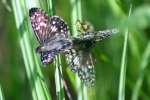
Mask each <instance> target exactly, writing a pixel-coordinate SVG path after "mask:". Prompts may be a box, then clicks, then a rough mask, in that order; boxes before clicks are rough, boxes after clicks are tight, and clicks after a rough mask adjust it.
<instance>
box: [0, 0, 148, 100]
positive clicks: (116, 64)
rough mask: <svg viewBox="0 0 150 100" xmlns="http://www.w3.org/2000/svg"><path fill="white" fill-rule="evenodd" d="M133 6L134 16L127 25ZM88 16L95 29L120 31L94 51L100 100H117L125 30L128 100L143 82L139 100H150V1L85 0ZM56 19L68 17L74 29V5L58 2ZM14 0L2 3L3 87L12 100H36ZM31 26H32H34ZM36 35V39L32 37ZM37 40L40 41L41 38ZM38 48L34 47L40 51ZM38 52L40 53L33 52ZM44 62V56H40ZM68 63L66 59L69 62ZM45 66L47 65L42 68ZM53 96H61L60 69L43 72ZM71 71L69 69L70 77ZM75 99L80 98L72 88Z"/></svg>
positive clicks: (0, 55)
mask: <svg viewBox="0 0 150 100" xmlns="http://www.w3.org/2000/svg"><path fill="white" fill-rule="evenodd" d="M130 4H132V13H131V16H130V17H129V19H128V20H127V17H128V13H129V8H130ZM81 7H82V17H83V20H84V21H89V22H90V23H92V25H93V26H94V28H95V30H105V29H111V28H116V27H117V28H119V29H120V32H119V33H118V34H114V35H112V36H111V37H110V38H108V39H105V40H104V41H102V42H99V43H98V44H97V46H96V47H95V48H93V49H92V51H91V52H92V54H93V56H94V57H95V59H96V64H95V70H96V80H97V82H96V88H95V92H93V93H91V94H94V97H92V98H94V99H96V100H117V98H118V88H119V77H120V66H121V57H122V50H123V43H124V33H125V32H124V30H125V28H126V27H127V24H128V29H129V37H128V46H127V55H126V56H127V61H126V66H127V70H126V82H125V83H126V84H125V86H126V87H125V89H126V91H125V93H126V94H125V97H126V100H131V99H133V94H134V93H135V92H137V91H138V90H136V88H135V86H136V82H137V81H140V82H141V85H140V86H139V91H138V100H150V77H149V75H150V68H149V67H150V57H149V56H150V53H149V51H150V0H82V6H81ZM55 8H56V14H57V15H59V16H62V18H64V20H66V22H67V23H68V24H69V26H71V21H70V19H71V15H70V13H71V9H70V8H71V5H70V2H69V0H56V1H55ZM15 23H16V21H15V18H14V13H13V9H12V2H11V0H1V1H0V30H1V31H0V84H1V86H2V92H3V94H4V98H5V99H6V100H32V94H31V89H30V86H29V81H28V78H27V75H26V70H25V65H24V61H23V57H22V53H21V49H20V45H19V32H18V31H17V28H16V24H15ZM29 25H30V24H29ZM32 35H33V36H34V34H32ZM35 41H36V39H35ZM36 46H38V43H36V42H35V43H34V47H36ZM32 49H35V48H32ZM36 56H37V57H38V59H39V56H38V55H36ZM63 61H64V60H63ZM41 66H42V65H41ZM41 69H42V72H43V74H44V77H45V78H46V81H48V82H47V83H51V85H52V86H51V89H50V93H51V94H52V98H56V97H55V95H56V94H55V83H54V82H53V80H54V72H53V70H54V66H47V67H42V68H41ZM66 69H67V68H66V67H63V73H64V77H66V78H67V77H68V76H67V75H66ZM69 85H70V86H69V90H70V91H71V93H72V96H73V98H77V97H76V95H77V93H76V92H75V90H74V89H72V85H71V83H69Z"/></svg>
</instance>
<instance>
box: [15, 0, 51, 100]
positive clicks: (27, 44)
mask: <svg viewBox="0 0 150 100" xmlns="http://www.w3.org/2000/svg"><path fill="white" fill-rule="evenodd" d="M26 3H28V2H25V1H20V0H13V1H12V6H13V12H14V16H15V20H16V25H17V29H18V32H19V36H20V37H19V43H20V48H21V51H22V56H23V59H24V64H25V69H26V74H27V77H28V80H29V84H30V87H31V93H32V98H33V100H51V95H50V94H49V90H48V88H47V85H46V83H45V81H44V77H43V74H42V71H41V68H40V65H39V63H38V62H37V58H36V57H35V51H34V48H33V46H32V45H31V44H32V42H31V40H32V37H31V35H30V34H33V33H32V32H31V30H30V28H29V27H28V24H27V23H28V18H29V17H28V12H29V9H30V8H26V7H29V5H28V6H27V5H26ZM28 4H34V5H36V3H35V2H31V1H30V3H28ZM37 5H39V4H37ZM31 6H32V5H31ZM31 6H30V7H31Z"/></svg>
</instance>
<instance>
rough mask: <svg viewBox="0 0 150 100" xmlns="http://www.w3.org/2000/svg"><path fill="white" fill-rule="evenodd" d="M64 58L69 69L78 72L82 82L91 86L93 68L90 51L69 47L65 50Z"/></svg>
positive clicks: (93, 73)
mask: <svg viewBox="0 0 150 100" xmlns="http://www.w3.org/2000/svg"><path fill="white" fill-rule="evenodd" d="M66 58H67V62H68V64H69V66H70V67H71V70H72V71H73V72H75V73H78V76H79V78H80V79H81V80H82V81H83V83H84V84H85V85H86V86H93V85H94V83H95V70H94V65H93V60H92V58H91V54H90V52H88V51H83V50H80V51H77V50H75V49H71V50H69V51H68V52H67V54H66Z"/></svg>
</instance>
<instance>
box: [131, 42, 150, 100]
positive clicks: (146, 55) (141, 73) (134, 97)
mask: <svg viewBox="0 0 150 100" xmlns="http://www.w3.org/2000/svg"><path fill="white" fill-rule="evenodd" d="M149 59H150V41H149V42H148V44H147V47H146V48H145V51H144V54H143V56H142V60H141V62H140V66H139V67H140V70H139V75H138V78H137V81H136V83H135V86H134V88H133V93H132V99H131V100H138V96H139V93H140V88H141V86H142V83H143V80H144V75H145V69H146V68H147V65H148V63H149Z"/></svg>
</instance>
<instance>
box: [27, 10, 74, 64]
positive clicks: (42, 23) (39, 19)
mask: <svg viewBox="0 0 150 100" xmlns="http://www.w3.org/2000/svg"><path fill="white" fill-rule="evenodd" d="M29 16H30V20H31V24H32V28H33V30H34V32H35V35H36V37H37V39H38V41H39V43H40V46H39V47H37V49H36V51H37V52H38V53H40V54H41V62H42V63H43V64H49V63H51V62H52V61H53V58H54V57H55V55H57V54H58V53H60V52H62V51H64V50H65V49H69V48H70V47H71V45H72V43H71V41H70V40H69V39H68V33H69V31H68V26H67V24H66V23H65V22H64V20H63V19H61V18H60V17H58V16H48V14H47V13H46V12H44V11H43V10H42V9H40V8H31V9H30V10H29Z"/></svg>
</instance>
